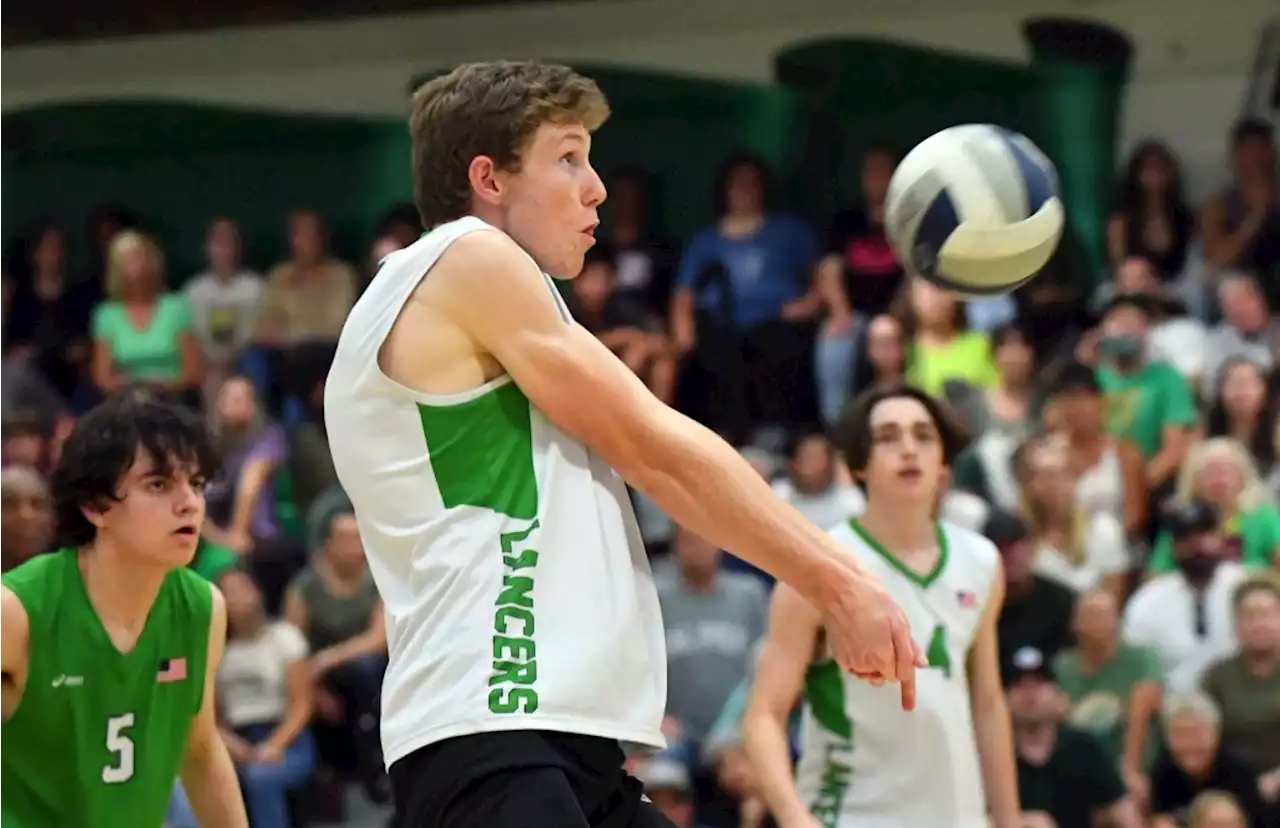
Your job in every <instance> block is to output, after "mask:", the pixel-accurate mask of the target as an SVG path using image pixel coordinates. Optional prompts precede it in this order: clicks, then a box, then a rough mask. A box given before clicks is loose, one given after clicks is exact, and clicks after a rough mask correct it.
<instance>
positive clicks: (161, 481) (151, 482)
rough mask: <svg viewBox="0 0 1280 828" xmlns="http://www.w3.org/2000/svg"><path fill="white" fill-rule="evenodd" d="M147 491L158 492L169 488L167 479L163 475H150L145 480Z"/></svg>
mask: <svg viewBox="0 0 1280 828" xmlns="http://www.w3.org/2000/svg"><path fill="white" fill-rule="evenodd" d="M146 486H147V491H149V492H156V493H160V492H163V491H164V490H166V489H168V488H169V480H168V479H167V478H164V477H152V478H150V479H148V480H147V483H146Z"/></svg>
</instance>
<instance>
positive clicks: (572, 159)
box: [560, 152, 578, 166]
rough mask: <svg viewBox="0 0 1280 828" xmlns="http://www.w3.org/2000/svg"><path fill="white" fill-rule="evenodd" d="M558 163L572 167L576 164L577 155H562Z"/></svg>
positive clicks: (570, 153) (573, 153)
mask: <svg viewBox="0 0 1280 828" xmlns="http://www.w3.org/2000/svg"><path fill="white" fill-rule="evenodd" d="M560 161H561V162H563V163H565V164H568V165H569V166H573V165H575V164H577V163H578V154H577V153H576V152H566V153H565V154H564V155H562V156H560Z"/></svg>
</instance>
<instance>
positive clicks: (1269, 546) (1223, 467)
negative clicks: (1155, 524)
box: [1148, 437, 1280, 573]
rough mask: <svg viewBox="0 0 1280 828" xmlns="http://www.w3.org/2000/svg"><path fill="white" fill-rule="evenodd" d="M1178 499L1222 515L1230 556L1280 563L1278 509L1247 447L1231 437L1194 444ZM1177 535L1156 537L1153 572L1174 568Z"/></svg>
mask: <svg viewBox="0 0 1280 828" xmlns="http://www.w3.org/2000/svg"><path fill="white" fill-rule="evenodd" d="M1176 496H1177V498H1178V499H1179V500H1182V501H1184V502H1190V501H1192V500H1200V501H1203V502H1204V503H1205V504H1206V505H1208V506H1209V508H1210V509H1212V510H1213V513H1214V514H1215V515H1216V516H1217V518H1218V525H1219V527H1220V530H1221V533H1222V536H1223V538H1224V540H1225V542H1226V544H1227V550H1226V557H1228V558H1229V559H1233V560H1238V561H1240V562H1241V563H1243V564H1244V565H1245V566H1247V567H1251V568H1254V569H1267V568H1271V567H1277V568H1280V566H1278V564H1280V509H1278V508H1277V507H1276V505H1275V504H1274V503H1271V502H1270V501H1269V500H1268V499H1267V491H1266V489H1265V488H1264V487H1263V485H1262V481H1261V480H1260V479H1259V477H1258V469H1257V466H1255V465H1254V462H1253V458H1252V457H1250V456H1249V452H1248V450H1247V449H1246V448H1245V447H1244V446H1243V445H1241V444H1240V443H1239V442H1237V441H1236V440H1233V439H1231V438H1229V437H1214V438H1213V439H1211V440H1205V441H1204V442H1203V443H1198V444H1196V445H1195V446H1192V448H1191V451H1190V452H1188V454H1187V461H1186V463H1184V464H1183V467H1182V471H1181V473H1180V474H1179V475H1178V491H1177V495H1176ZM1173 566H1174V561H1173V540H1172V538H1170V537H1169V533H1168V532H1161V533H1160V535H1159V536H1158V537H1157V538H1156V545H1155V548H1154V549H1153V550H1152V555H1151V561H1150V563H1149V564H1148V569H1149V571H1150V572H1153V573H1158V572H1171V571H1173Z"/></svg>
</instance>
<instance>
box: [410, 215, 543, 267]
mask: <svg viewBox="0 0 1280 828" xmlns="http://www.w3.org/2000/svg"><path fill="white" fill-rule="evenodd" d="M432 271H433V275H434V274H435V273H443V274H449V273H453V272H460V273H467V274H469V275H474V274H481V273H483V274H503V273H508V272H515V273H527V274H530V275H533V274H537V273H538V269H537V268H536V267H535V266H534V264H533V260H532V259H531V258H530V257H529V254H528V253H526V252H525V251H524V248H522V247H520V245H518V244H516V243H515V240H514V239H512V238H511V237H510V236H508V235H507V234H506V233H504V232H502V231H501V230H499V229H497V228H496V227H492V226H490V225H488V224H485V223H484V222H482V221H480V220H479V219H476V220H475V223H474V226H471V227H468V228H466V232H463V233H462V235H460V236H458V237H457V238H455V239H453V240H452V241H450V242H449V243H448V246H447V247H446V248H445V249H444V250H443V251H442V252H441V253H440V258H439V259H438V260H437V261H436V264H435V266H434V267H433V268H432Z"/></svg>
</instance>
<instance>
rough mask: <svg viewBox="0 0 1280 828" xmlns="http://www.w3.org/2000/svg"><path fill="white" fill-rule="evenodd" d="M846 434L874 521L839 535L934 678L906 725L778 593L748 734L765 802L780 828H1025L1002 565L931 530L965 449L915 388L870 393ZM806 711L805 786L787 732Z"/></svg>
mask: <svg viewBox="0 0 1280 828" xmlns="http://www.w3.org/2000/svg"><path fill="white" fill-rule="evenodd" d="M840 431H841V432H843V433H842V434H840V435H839V438H840V439H839V440H838V447H839V448H840V450H841V452H842V453H843V454H844V457H845V459H846V461H847V462H848V464H849V468H850V470H851V471H852V472H853V475H854V477H855V479H857V480H858V481H859V482H860V483H861V484H862V485H863V487H864V488H865V489H866V494H867V507H866V511H865V512H864V513H863V514H862V516H861V517H859V518H856V519H853V520H850V521H849V522H848V523H846V524H842V525H839V526H837V527H835V528H834V529H832V530H831V535H832V537H833V538H834V539H836V540H837V542H839V543H840V544H841V546H842V547H843V548H844V549H845V550H846V553H847V554H848V555H849V556H850V557H851V558H853V559H855V560H857V561H858V562H859V563H860V564H862V566H864V567H865V568H866V569H868V570H869V571H872V572H874V573H875V574H876V575H877V576H878V577H879V578H880V579H881V581H882V582H883V583H884V584H885V586H886V587H887V588H888V589H889V591H890V593H891V594H893V596H894V597H895V598H897V599H898V602H899V604H901V606H902V607H903V609H904V610H905V611H906V613H907V617H908V619H909V620H910V622H911V629H912V632H913V634H914V635H915V636H916V643H917V644H918V645H919V646H920V648H921V649H922V650H923V651H925V653H926V655H927V658H928V663H929V666H928V668H927V669H925V670H922V671H921V673H920V678H919V698H918V705H917V708H916V710H915V712H913V713H906V712H904V711H903V710H902V709H901V706H900V705H898V704H897V697H896V694H895V693H894V692H893V690H892V688H889V687H885V686H883V684H882V683H881V682H878V681H873V682H869V683H868V682H860V681H854V680H849V679H848V677H847V676H845V675H844V674H843V673H842V671H840V670H839V669H838V668H836V667H835V666H834V665H833V664H832V663H831V660H830V655H829V652H828V650H827V643H826V640H825V637H824V635H823V632H822V619H821V618H820V617H819V615H818V613H817V612H816V611H815V610H814V609H813V607H812V606H811V605H810V604H809V603H808V602H807V601H806V600H805V599H804V597H803V596H801V595H799V594H797V593H796V591H795V590H793V589H791V588H790V587H788V586H786V585H782V584H779V585H778V587H777V589H776V590H775V592H774V596H773V607H772V610H771V615H770V620H769V633H768V636H767V639H766V642H765V645H764V648H763V650H762V653H761V658H760V661H759V664H758V666H757V669H756V677H755V683H754V687H753V690H752V698H751V702H750V705H749V708H748V712H747V717H746V720H745V722H744V740H745V746H746V749H747V752H748V757H749V758H750V760H751V761H752V763H753V765H754V767H755V770H756V772H757V780H758V783H759V785H760V789H761V792H762V794H763V796H764V798H765V800H766V802H767V803H768V805H769V807H770V809H771V810H772V812H773V814H774V817H775V819H777V821H778V823H779V825H780V826H781V827H782V828H800V827H801V826H803V827H804V828H812V826H818V825H822V826H827V828H855V826H856V828H986V826H987V825H988V821H987V820H988V812H989V815H990V818H991V824H993V825H994V826H995V828H1014V827H1015V826H1018V825H1020V824H1021V815H1020V812H1019V807H1018V793H1017V791H1018V789H1017V779H1016V769H1015V764H1014V758H1013V749H1012V741H1011V735H1010V726H1009V712H1008V709H1007V708H1006V706H1005V699H1004V693H1003V690H1002V688H1001V685H1000V670H999V658H998V653H997V645H996V619H997V617H998V616H999V614H1000V607H1001V603H1002V600H1003V596H1004V585H1003V576H1002V573H1001V569H1000V560H999V557H998V553H997V551H996V549H995V547H994V546H993V545H992V544H991V542H990V541H988V540H987V539H986V538H983V537H982V536H981V535H977V534H974V533H973V532H970V531H968V530H965V529H961V528H959V527H957V526H954V525H951V524H942V523H939V522H938V521H937V520H936V519H935V515H936V512H937V508H936V507H937V504H938V500H939V497H940V495H941V493H942V490H943V489H944V488H945V485H946V479H947V474H948V472H947V466H948V465H949V463H950V460H951V459H952V458H953V457H954V456H955V454H956V452H957V451H958V450H959V449H960V448H961V447H962V445H963V442H964V438H963V436H962V434H961V433H960V432H959V431H958V429H957V428H956V427H955V426H954V425H953V424H952V423H951V421H950V420H949V419H948V417H947V416H946V412H945V411H944V410H943V409H942V407H941V405H940V404H939V403H938V402H937V401H935V400H934V399H932V398H931V397H929V396H928V395H927V394H925V393H924V392H921V391H918V390H916V389H911V388H901V389H889V390H883V391H877V392H872V393H870V394H867V395H864V396H863V397H862V398H860V399H859V400H858V401H857V402H856V403H855V404H854V406H852V408H851V409H850V411H849V412H848V413H847V414H846V416H845V418H844V420H843V422H842V423H841V428H840ZM802 698H803V701H804V708H803V715H802V719H801V722H802V723H801V757H800V759H799V761H798V763H797V765H796V768H795V774H794V779H793V774H792V768H791V763H790V755H789V751H788V741H787V732H786V727H787V720H788V718H789V717H790V715H791V712H792V710H793V709H794V707H795V705H796V703H797V701H800V700H801V699H802ZM984 792H985V796H984Z"/></svg>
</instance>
